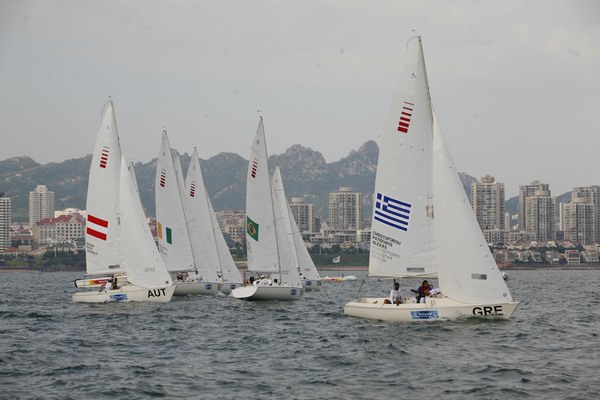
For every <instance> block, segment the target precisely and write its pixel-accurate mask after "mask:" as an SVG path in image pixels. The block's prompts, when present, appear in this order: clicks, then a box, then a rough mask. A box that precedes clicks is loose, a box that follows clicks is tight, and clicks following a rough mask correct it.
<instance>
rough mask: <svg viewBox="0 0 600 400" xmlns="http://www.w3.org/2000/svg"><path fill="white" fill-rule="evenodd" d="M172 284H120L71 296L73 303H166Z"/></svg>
mask: <svg viewBox="0 0 600 400" xmlns="http://www.w3.org/2000/svg"><path fill="white" fill-rule="evenodd" d="M174 291H175V287H174V286H165V287H161V288H155V289H148V288H143V287H140V286H135V285H125V286H121V287H120V288H119V289H116V290H109V291H108V292H105V291H104V290H101V291H99V292H96V291H89V292H79V293H75V294H73V296H72V299H73V302H75V303H112V302H115V301H119V302H124V303H129V302H132V301H150V302H156V303H167V302H169V301H171V297H173V292H174Z"/></svg>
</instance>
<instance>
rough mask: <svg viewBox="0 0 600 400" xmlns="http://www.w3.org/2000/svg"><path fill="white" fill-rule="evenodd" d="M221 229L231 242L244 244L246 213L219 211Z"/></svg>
mask: <svg viewBox="0 0 600 400" xmlns="http://www.w3.org/2000/svg"><path fill="white" fill-rule="evenodd" d="M215 214H216V215H217V221H218V223H219V227H220V228H221V230H222V231H223V233H226V234H228V235H229V237H230V238H231V240H233V241H234V242H237V243H242V242H243V241H244V240H245V239H246V213H245V212H244V211H234V210H223V211H217V212H216V213H215Z"/></svg>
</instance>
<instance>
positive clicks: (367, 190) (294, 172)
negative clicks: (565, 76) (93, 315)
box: [0, 140, 516, 221]
mask: <svg viewBox="0 0 600 400" xmlns="http://www.w3.org/2000/svg"><path fill="white" fill-rule="evenodd" d="M378 156H379V147H378V146H377V143H375V142H374V141H372V140H369V141H368V142H366V143H365V144H363V145H362V146H361V147H360V148H359V149H358V150H353V151H351V152H350V154H348V156H346V157H344V158H342V159H340V160H338V161H335V162H332V163H327V162H326V161H325V158H324V157H323V155H322V154H321V153H319V152H318V151H315V150H312V149H311V148H307V147H304V146H301V145H299V144H296V145H294V146H292V147H290V148H289V149H287V150H286V151H285V152H284V153H283V154H278V155H272V156H271V157H270V158H269V164H270V165H271V167H272V168H274V167H275V166H276V165H279V167H280V169H281V173H282V175H283V181H284V185H285V191H286V195H287V196H288V200H289V199H290V198H291V197H304V198H305V201H306V202H307V203H314V204H315V212H316V213H317V214H318V215H321V216H323V217H325V218H327V216H328V201H329V193H330V192H333V191H336V190H338V189H339V188H340V187H342V186H350V187H352V188H353V189H354V190H356V191H359V192H361V193H363V194H364V199H365V207H364V215H366V216H369V215H370V213H371V209H372V193H373V189H374V186H375V172H376V166H377V159H378ZM91 159H92V156H91V155H87V156H85V157H82V158H77V159H73V160H67V161H64V162H61V163H48V164H39V163H37V162H36V161H34V160H32V159H31V158H30V157H14V158H9V159H7V160H4V161H0V192H4V193H5V195H6V196H7V197H10V198H11V199H12V212H13V218H12V219H13V221H28V219H29V213H28V207H29V205H28V201H29V192H30V191H31V190H33V189H35V187H36V186H37V185H46V186H47V187H48V189H49V190H51V191H54V192H55V193H56V195H55V196H56V209H57V210H61V209H64V208H67V207H77V208H81V209H85V201H86V194H87V184H88V174H89V167H90V163H91ZM181 162H182V165H183V170H184V171H187V167H188V165H189V162H190V156H189V155H188V154H183V155H182V156H181ZM201 167H202V173H203V175H204V180H205V183H206V187H207V189H208V193H209V195H210V198H211V200H212V202H213V206H214V208H215V209H216V210H223V209H237V210H243V209H244V208H245V193H246V172H247V169H248V160H246V159H244V158H243V157H241V156H240V155H238V154H234V153H220V154H217V155H216V156H214V157H211V158H209V159H207V160H201ZM135 172H136V177H137V180H138V185H139V189H140V197H141V199H142V203H143V205H144V207H145V208H146V214H147V215H149V216H153V215H155V211H154V209H155V204H154V178H155V173H156V159H153V160H152V161H150V162H148V163H145V164H143V163H140V162H138V163H137V164H135ZM460 178H461V181H462V183H463V186H464V187H465V191H466V192H467V194H470V187H471V183H472V182H474V181H476V179H475V178H474V177H472V176H469V175H467V174H464V173H460ZM514 199H516V198H514ZM512 202H514V204H516V201H514V200H513V199H510V200H508V201H507V211H509V212H511V213H513V214H514V213H516V206H515V207H514V208H515V210H512V207H511V210H509V209H508V206H509V205H510V204H511V203H512Z"/></svg>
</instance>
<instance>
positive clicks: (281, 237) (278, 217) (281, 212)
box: [271, 167, 306, 287]
mask: <svg viewBox="0 0 600 400" xmlns="http://www.w3.org/2000/svg"><path fill="white" fill-rule="evenodd" d="M271 190H272V192H273V204H274V209H275V210H274V211H275V212H274V215H275V228H276V232H277V245H278V246H279V259H280V262H281V275H282V276H281V280H282V281H283V282H284V283H287V284H289V285H291V286H294V287H302V282H301V280H300V275H299V270H300V260H299V259H298V249H297V248H296V243H295V241H294V237H293V233H292V226H291V221H290V210H289V207H288V204H287V200H286V197H285V191H284V189H283V181H282V179H281V171H280V170H279V167H276V168H275V172H274V173H273V177H272V182H271ZM302 246H304V243H303V244H302ZM305 250H306V248H305Z"/></svg>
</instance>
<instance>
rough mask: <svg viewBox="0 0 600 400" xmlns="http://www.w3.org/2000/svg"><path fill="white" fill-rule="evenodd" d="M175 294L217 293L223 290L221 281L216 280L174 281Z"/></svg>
mask: <svg viewBox="0 0 600 400" xmlns="http://www.w3.org/2000/svg"><path fill="white" fill-rule="evenodd" d="M173 286H175V293H174V296H187V295H188V294H201V295H213V296H214V295H216V294H218V293H219V291H220V290H221V283H215V282H173Z"/></svg>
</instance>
